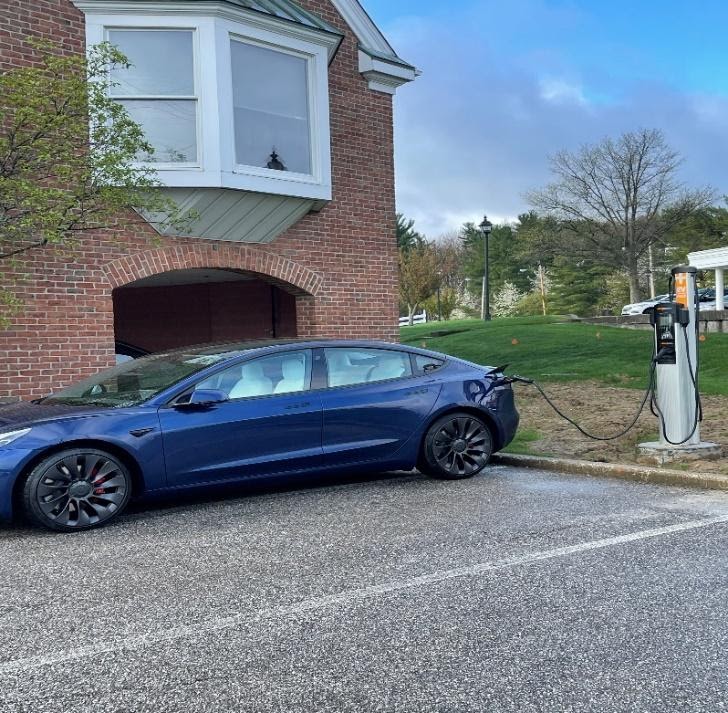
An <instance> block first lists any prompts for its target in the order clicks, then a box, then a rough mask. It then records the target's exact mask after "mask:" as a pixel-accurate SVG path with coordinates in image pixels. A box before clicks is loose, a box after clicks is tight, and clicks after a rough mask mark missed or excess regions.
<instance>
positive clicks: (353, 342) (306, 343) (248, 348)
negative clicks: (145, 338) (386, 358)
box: [152, 338, 446, 357]
mask: <svg viewBox="0 0 728 713" xmlns="http://www.w3.org/2000/svg"><path fill="white" fill-rule="evenodd" d="M277 347H297V348H300V349H316V348H329V349H330V348H333V347H354V348H359V349H397V350H400V351H408V352H414V353H417V354H439V352H433V351H431V350H429V349H420V348H418V347H412V346H410V345H406V344H399V343H396V342H385V341H378V340H374V339H324V338H318V339H306V338H298V339H256V340H248V341H244V342H224V343H220V344H199V345H195V346H191V347H181V348H179V349H173V350H165V351H164V352H163V353H164V354H185V355H193V356H212V355H215V354H230V355H238V356H243V355H244V354H246V353H249V352H255V351H269V350H274V349H276V348H277ZM152 356H154V355H152ZM441 356H443V357H444V356H446V355H444V354H443V355H441Z"/></svg>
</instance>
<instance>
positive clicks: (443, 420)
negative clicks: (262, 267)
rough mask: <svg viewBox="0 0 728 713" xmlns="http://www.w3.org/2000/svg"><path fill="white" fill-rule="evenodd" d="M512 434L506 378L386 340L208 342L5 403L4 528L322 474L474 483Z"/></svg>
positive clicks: (1, 434) (70, 526) (64, 526)
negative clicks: (17, 520)
mask: <svg viewBox="0 0 728 713" xmlns="http://www.w3.org/2000/svg"><path fill="white" fill-rule="evenodd" d="M517 426H518V412H517V411H516V408H515V404H514V399H513V391H512V389H511V386H510V382H509V381H508V380H507V379H505V378H504V377H503V374H502V372H501V371H500V369H498V368H492V367H487V366H480V365H477V364H473V363H471V362H467V361H463V360H461V359H455V358H453V357H449V356H446V355H444V354H437V353H434V352H429V351H425V350H422V349H416V348H411V347H404V346H401V345H395V344H388V343H385V342H369V341H362V342H352V341H317V342H305V341H300V342H299V341H289V342H272V343H264V344H261V343H254V344H251V343H248V344H233V345H224V346H207V347H201V348H192V349H180V350H176V351H171V352H166V353H160V354H153V355H151V356H148V357H143V358H141V359H136V360H133V361H129V362H126V363H124V364H120V365H119V366H116V367H114V368H113V369H110V370H108V371H105V372H102V373H100V374H98V375H96V376H93V377H91V378H89V379H86V380H85V381H82V382H80V383H78V384H76V385H75V386H71V387H70V388H67V389H65V390H62V391H59V392H58V393H54V394H53V395H51V396H48V397H46V398H44V399H39V400H38V401H35V402H32V403H27V402H26V403H18V404H13V405H9V406H5V407H0V520H2V519H8V518H10V517H12V515H13V511H14V508H15V507H16V506H17V504H20V506H21V509H22V510H23V511H24V512H25V514H26V516H27V517H28V519H30V520H31V521H32V522H33V523H35V524H36V525H40V526H44V527H47V528H49V529H53V530H59V531H65V532H70V531H74V530H86V529H89V528H91V527H96V526H98V525H102V524H104V523H107V522H109V521H110V520H112V519H113V518H115V517H116V516H118V515H119V513H121V512H122V511H123V510H124V508H125V507H126V505H127V503H128V502H129V499H130V498H131V497H133V496H134V497H136V496H149V495H154V494H164V493H171V492H175V491H186V490H189V489H191V488H209V487H211V486H214V485H219V484H225V483H236V482H241V481H247V480H251V479H254V478H265V477H272V476H287V477H288V476H292V475H305V474H307V473H316V472H325V471H330V472H353V471H356V470H357V469H366V470H367V471H379V470H381V471H386V470H412V469H413V468H415V467H417V468H418V469H419V470H420V471H422V472H423V473H425V474H427V475H430V476H432V477H436V478H443V479H448V480H460V479H463V478H470V477H472V476H474V475H476V474H477V473H479V472H480V471H481V470H483V468H485V466H486V465H487V463H488V460H489V458H490V456H491V454H492V453H494V452H496V451H498V450H500V449H501V448H503V447H504V446H506V445H507V444H508V443H510V441H511V440H512V439H513V436H514V435H515V433H516V428H517Z"/></svg>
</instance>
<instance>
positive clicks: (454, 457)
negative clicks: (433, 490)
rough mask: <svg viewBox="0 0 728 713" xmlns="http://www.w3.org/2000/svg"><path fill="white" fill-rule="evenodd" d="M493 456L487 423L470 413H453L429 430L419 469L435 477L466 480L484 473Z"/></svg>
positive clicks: (423, 445)
mask: <svg viewBox="0 0 728 713" xmlns="http://www.w3.org/2000/svg"><path fill="white" fill-rule="evenodd" d="M492 453H493V438H492V436H491V433H490V429H489V428H488V425H487V424H486V423H485V421H483V420H482V419H480V418H478V417H477V416H474V415H473V414H470V413H465V412H457V413H449V414H446V415H445V416H443V417H442V418H440V419H438V420H437V421H435V422H434V423H433V424H432V425H431V426H430V428H429V429H428V430H427V433H426V435H425V438H424V440H423V442H422V451H421V453H420V459H419V464H418V466H417V467H418V469H419V470H420V471H421V472H422V473H424V474H425V475H429V476H430V477H432V478H443V479H446V480H463V479H465V478H472V477H473V476H474V475H477V474H478V473H480V471H481V470H483V468H485V466H486V465H488V460H489V459H490V456H491V454H492Z"/></svg>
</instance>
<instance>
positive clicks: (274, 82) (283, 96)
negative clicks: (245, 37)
mask: <svg viewBox="0 0 728 713" xmlns="http://www.w3.org/2000/svg"><path fill="white" fill-rule="evenodd" d="M231 49H232V65H233V66H232V72H233V106H234V110H235V152H236V157H237V162H238V163H239V164H243V165H246V166H257V167H260V168H275V169H277V170H286V171H293V172H295V173H306V174H310V173H311V170H312V169H311V139H310V131H309V107H308V76H307V75H308V67H307V61H306V60H305V59H303V58H302V57H294V56H292V55H290V54H285V53H284V52H276V51H275V50H270V49H266V48H265V47H258V46H256V45H250V44H246V43H244V42H237V41H233V42H232V48H231ZM274 153H275V156H273V154H274ZM269 164H271V165H269Z"/></svg>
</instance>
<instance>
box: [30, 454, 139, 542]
mask: <svg viewBox="0 0 728 713" xmlns="http://www.w3.org/2000/svg"><path fill="white" fill-rule="evenodd" d="M131 490H132V480H131V475H130V473H129V470H128V469H127V468H126V466H125V465H124V464H123V463H121V462H120V461H119V459H118V458H116V457H115V456H112V455H111V454H110V453H106V452H105V451H101V450H95V449H88V448H83V449H73V450H70V449H69V450H65V451H61V452H59V453H54V454H53V455H51V456H49V457H48V458H46V459H45V460H43V461H42V462H41V463H39V464H38V465H37V466H36V467H35V468H33V470H32V471H31V473H30V474H29V475H28V477H27V479H26V481H25V484H24V488H23V504H24V506H25V513H26V515H27V516H28V518H29V519H30V520H31V521H32V522H33V523H35V524H36V525H41V526H42V527H46V528H48V529H51V530H58V531H60V532H74V531H78V530H88V529H90V528H92V527H98V526H99V525H103V524H105V523H107V522H109V521H110V520H111V519H112V518H114V517H116V516H117V515H119V513H121V512H122V511H123V510H124V508H125V507H126V505H127V503H128V502H129V498H130V496H131Z"/></svg>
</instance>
